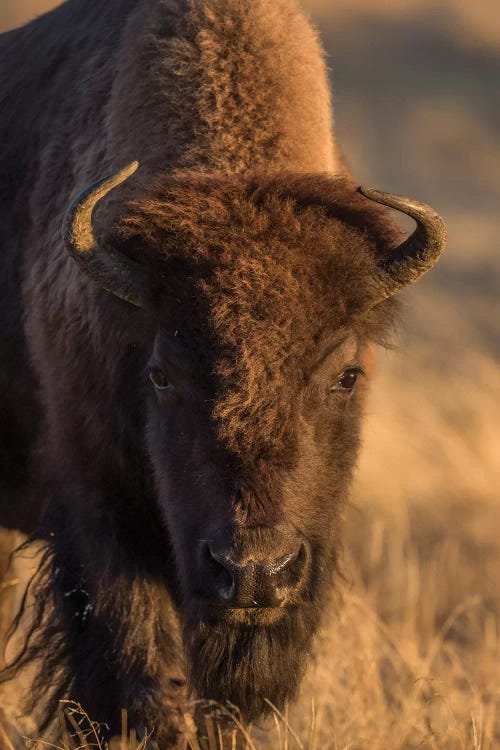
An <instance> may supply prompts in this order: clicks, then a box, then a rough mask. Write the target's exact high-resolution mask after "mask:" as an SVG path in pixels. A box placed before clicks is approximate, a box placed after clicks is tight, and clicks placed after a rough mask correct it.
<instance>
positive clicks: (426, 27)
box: [0, 0, 500, 750]
mask: <svg viewBox="0 0 500 750" xmlns="http://www.w3.org/2000/svg"><path fill="white" fill-rule="evenodd" d="M42 4H43V3H42V2H39V3H33V2H31V3H29V2H28V3H26V2H25V3H23V2H19V0H16V2H14V0H4V2H3V4H2V7H1V8H0V27H1V25H2V24H4V26H5V24H7V23H10V24H14V23H17V22H20V21H21V20H22V18H23V17H26V15H28V16H29V15H31V14H32V13H33V12H34V11H35V10H37V11H39V10H41V9H42V8H41V6H42ZM46 4H47V5H48V3H46ZM52 4H54V3H52ZM304 4H305V5H306V6H307V7H308V8H309V9H310V10H311V11H312V12H313V14H314V18H315V19H316V21H317V22H318V24H319V26H320V28H321V31H322V33H323V38H324V40H325V43H326V45H327V48H328V50H329V51H330V53H331V56H332V65H333V67H334V89H335V93H336V112H337V128H338V132H339V140H340V141H341V143H342V144H343V145H344V148H345V150H346V153H347V155H348V158H349V160H350V161H351V164H352V165H353V168H354V171H355V173H356V174H357V175H358V176H359V178H360V180H362V181H365V182H367V183H373V184H376V185H379V186H381V187H384V188H385V189H389V190H395V191H397V192H405V191H406V192H407V193H408V194H412V195H415V196H417V197H422V198H424V199H426V200H429V201H430V202H432V203H434V204H435V205H436V207H437V208H438V209H439V210H441V211H442V212H443V214H444V215H445V217H446V219H447V221H448V224H449V228H450V247H449V250H448V252H447V254H446V257H445V258H444V259H443V261H442V262H441V263H440V264H439V267H438V269H437V270H436V272H434V273H433V274H431V276H430V278H429V279H428V280H427V279H426V280H423V281H422V282H420V283H419V284H418V285H417V287H416V288H415V290H414V292H412V293H411V294H410V297H409V300H410V307H409V311H408V316H407V320H408V324H407V329H406V330H407V332H406V334H405V340H404V341H403V346H402V347H401V349H400V351H398V352H396V353H390V354H387V355H381V357H380V363H379V377H378V380H377V382H376V384H375V388H374V393H373V396H372V399H371V401H370V404H369V419H368V422H367V425H366V433H365V449H364V451H363V455H362V460H361V465H360V469H359V472H358V478H357V482H356V487H355V492H354V498H353V505H352V507H350V508H349V509H348V511H347V513H346V529H345V532H346V533H345V537H346V542H347V543H346V550H347V560H346V570H347V571H348V575H349V577H350V580H351V583H350V585H348V586H346V587H345V592H344V604H343V607H342V609H341V610H340V613H337V614H334V613H332V616H331V619H330V621H329V622H327V623H326V626H325V629H324V633H323V635H322V638H321V641H320V643H319V647H318V654H317V659H316V662H315V664H314V666H313V667H312V668H311V670H310V672H309V674H308V675H307V678H306V680H305V682H304V686H303V690H302V695H301V698H300V700H299V702H298V703H297V705H296V706H294V707H290V711H289V715H287V716H285V717H280V716H278V715H277V714H276V716H275V718H276V720H275V721H271V722H270V724H269V726H268V727H266V728H263V727H259V728H256V727H254V728H253V729H252V730H251V734H250V741H249V747H250V748H255V750H263V749H264V748H271V749H272V750H292V749H293V748H300V747H303V748H304V750H322V748H327V747H328V748H331V749H332V750H417V749H420V748H421V749H422V750H496V748H499V747H500V536H499V532H498V530H499V529H500V504H499V502H498V487H499V486H500V471H499V469H500V438H499V425H500V393H499V390H500V388H499V385H500V383H499V377H498V368H497V366H496V364H495V358H496V356H497V354H498V351H499V348H500V347H499V321H500V309H499V307H498V288H499V286H500V284H499V274H498V261H497V259H498V237H499V236H500V214H499V212H498V205H499V201H500V179H499V176H500V150H499V148H498V132H499V127H500V99H499V97H498V70H499V69H500V68H499V63H500V11H499V10H498V7H497V5H498V4H497V2H496V0H482V2H475V3H470V2H468V1H466V0H438V1H437V2H431V0H404V1H403V2H398V0H380V1H379V2H377V3H376V4H375V3H373V2H368V0H307V2H306V1H304ZM28 6H30V7H28ZM35 6H36V7H35ZM7 592H8V590H6V591H4V592H3V593H2V594H1V595H2V596H4V597H5V596H6V594H7ZM8 698H9V696H7V697H4V698H0V705H2V706H4V710H5V711H6V712H7V709H6V706H7V705H9V706H11V708H9V719H8V720H7V718H5V720H4V724H5V726H7V725H8V724H9V723H10V724H12V723H13V717H14V711H13V709H12V701H11V700H9V699H8ZM2 701H3V702H2ZM66 709H68V706H66V707H65V710H66ZM73 718H74V717H73ZM65 721H67V719H65ZM89 726H90V725H88V724H87V727H89ZM73 730H74V731H76V730H75V728H74V727H73ZM23 731H24V732H25V733H27V734H30V735H31V736H34V735H33V730H32V729H26V728H25V729H24V730H23ZM71 731H72V730H71V726H68V735H67V736H66V742H67V743H73V745H72V744H67V747H68V748H71V749H72V750H74V747H75V745H74V739H71V737H70V734H71ZM210 731H212V730H210ZM193 733H194V729H193V727H192V726H191V728H190V729H189V728H188V737H189V736H190V743H191V747H192V748H193V750H198V746H197V743H198V745H199V746H200V747H201V748H203V750H206V749H207V748H208V750H214V749H215V748H217V747H218V745H217V742H218V740H217V729H216V726H215V724H214V727H213V734H209V732H208V731H207V737H211V739H209V740H207V741H206V742H205V743H203V742H202V741H201V740H198V739H196V738H195V736H194V734H193ZM124 735H127V742H128V745H127V743H126V742H125V739H123V741H122V747H127V748H130V750H132V749H133V750H135V746H134V741H135V740H134V736H133V734H132V736H130V733H129V732H128V728H127V731H124ZM91 739H92V737H91V735H89V742H90V740H91ZM81 740H82V738H80V740H78V738H76V741H77V742H80V743H81ZM5 743H6V740H5V738H3V739H2V737H1V736H0V747H4V746H7V745H6V744H5ZM207 743H208V744H207ZM210 743H212V744H210ZM90 744H93V746H97V747H98V745H97V744H96V741H95V738H93V739H92V742H91V743H90ZM219 744H220V743H219ZM136 745H137V742H136ZM231 745H232V739H231V738H229V739H228V740H227V742H226V746H227V747H228V748H231ZM41 747H42V745H41V744H40V748H41Z"/></svg>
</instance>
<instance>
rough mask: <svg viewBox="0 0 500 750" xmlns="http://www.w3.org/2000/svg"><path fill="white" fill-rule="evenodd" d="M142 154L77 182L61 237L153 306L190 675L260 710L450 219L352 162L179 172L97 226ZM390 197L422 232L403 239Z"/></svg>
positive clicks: (159, 409)
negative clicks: (318, 172)
mask: <svg viewBox="0 0 500 750" xmlns="http://www.w3.org/2000/svg"><path fill="white" fill-rule="evenodd" d="M134 170H135V165H133V166H132V167H130V168H128V169H127V170H124V171H122V172H120V173H118V174H117V175H115V176H113V177H111V178H108V179H105V180H103V181H101V182H100V183H98V184H97V185H94V186H92V187H91V188H90V189H89V190H88V191H86V193H85V194H84V195H83V196H80V197H79V198H78V200H77V201H76V202H75V204H74V205H73V207H72V208H71V209H70V211H69V213H68V216H67V220H66V227H65V237H66V244H67V248H68V250H69V252H70V253H71V255H72V256H73V257H74V258H75V259H76V260H77V262H78V263H79V264H80V266H81V267H82V268H83V270H84V271H85V272H86V273H88V274H89V275H90V276H91V277H92V278H94V279H95V280H96V281H97V282H98V283H99V284H100V285H101V286H102V287H104V289H106V290H107V291H109V292H111V293H113V294H115V295H117V296H118V297H121V298H122V299H124V300H126V301H127V302H129V303H132V304H134V305H136V306H139V307H141V308H143V310H144V315H145V316H148V317H149V319H150V320H151V321H152V330H154V336H153V338H154V340H151V342H150V343H149V349H148V351H147V358H148V359H147V363H146V362H145V379H148V388H147V391H148V392H147V397H146V404H145V405H144V408H145V409H146V410H147V417H146V424H147V428H146V435H147V444H148V449H149V453H150V457H151V463H152V466H153V469H154V474H155V480H156V488H157V503H158V506H159V509H160V512H161V515H162V517H163V519H164V523H165V535H166V538H168V540H169V544H170V545H171V547H172V548H173V550H174V560H175V568H176V571H175V572H176V578H177V580H178V581H179V584H180V585H179V590H180V604H179V607H180V612H181V619H182V622H183V627H184V640H185V645H186V651H187V655H188V658H187V663H188V666H189V669H190V682H191V685H192V687H193V689H194V692H195V694H196V695H197V696H199V697H205V698H211V699H217V700H223V701H225V700H229V701H231V702H233V703H234V704H236V705H238V706H239V707H240V708H241V709H242V711H243V713H244V716H245V717H246V718H247V719H252V718H255V717H256V716H258V715H260V714H261V713H262V712H263V711H264V710H265V708H266V703H265V698H269V699H270V700H272V701H273V702H274V703H275V704H278V705H279V704H282V703H283V702H284V701H285V700H286V699H287V698H289V697H291V696H292V695H293V693H294V692H295V690H296V687H297V685H298V682H299V679H300V675H301V672H302V668H303V665H304V662H305V657H306V655H307V653H308V652H309V650H310V646H311V639H312V636H313V634H314V632H315V630H316V629H317V626H318V624H319V622H320V613H321V611H322V610H323V609H324V602H325V598H326V595H327V592H328V590H329V588H330V586H329V584H330V580H331V577H332V573H333V572H334V571H335V569H336V564H337V560H338V554H339V540H338V537H339V516H340V511H341V508H342V506H343V503H344V501H345V498H346V496H347V493H348V488H349V484H350V480H351V475H352V472H353V467H354V464H355V460H356V454H357V450H358V441H359V424H360V415H361V411H362V402H363V394H364V392H365V390H366V381H367V376H368V374H369V369H370V365H369V350H370V344H371V342H373V341H375V342H377V341H380V339H381V338H383V336H384V334H385V331H386V330H387V327H388V326H390V325H391V323H392V321H393V317H394V310H395V305H394V302H393V297H394V295H395V293H396V292H398V291H399V290H400V289H401V288H403V287H404V286H406V285H408V284H410V283H412V282H414V281H416V280H417V279H418V278H419V277H420V276H421V275H422V274H423V273H424V272H425V271H427V270H428V269H429V268H431V266H432V265H433V264H434V263H435V261H436V260H437V258H438V256H439V254H440V252H441V250H442V248H443V245H444V237H445V230H444V226H443V223H442V221H441V219H440V218H439V217H438V216H437V215H436V214H435V213H434V212H433V211H432V210H431V209H430V208H429V207H427V206H424V205H422V204H419V203H417V202H415V201H411V200H409V199H407V198H401V197H397V196H392V195H388V194H386V193H381V192H378V191H374V190H364V189H359V190H356V189H355V188H354V186H353V185H352V184H351V183H350V182H349V181H348V180H346V179H340V178H339V179H331V178H328V177H308V176H293V175H283V176H280V177H277V178H274V179H269V178H260V177H258V176H255V177H248V176H245V177H243V176H216V175H215V176H214V175H211V176H202V175H197V174H184V175H179V176H177V177H175V178H173V177H170V178H168V179H167V178H158V179H157V180H156V181H150V182H149V184H147V185H146V186H142V187H141V190H140V192H139V195H140V197H139V198H137V199H135V200H132V201H131V202H129V203H128V204H127V205H126V206H124V207H123V210H122V212H121V218H120V221H119V222H118V224H117V227H118V228H117V229H115V230H114V233H113V235H112V236H113V238H114V239H113V241H112V242H102V243H98V242H97V241H96V239H95V237H94V233H93V230H92V221H91V220H92V212H93V209H94V206H95V205H96V203H97V202H98V201H99V199H100V198H102V197H103V196H104V195H105V194H106V193H107V192H109V191H110V190H111V189H112V188H114V187H115V186H117V185H118V184H120V183H121V182H123V181H124V180H125V178H127V177H128V176H129V175H130V174H131V172H132V171H134ZM379 204H384V205H385V206H390V207H392V208H396V209H399V210H400V211H403V212H404V213H406V214H408V215H410V216H411V217H413V218H414V219H415V220H416V222H417V228H416V230H415V232H414V234H413V235H412V236H411V237H410V238H408V239H406V240H405V241H403V242H401V241H400V240H399V235H398V232H397V231H396V230H395V228H394V227H393V226H392V225H391V223H390V222H389V220H388V218H387V216H386V213H385V209H384V208H382V207H381V206H380V205H379ZM139 387H140V386H139Z"/></svg>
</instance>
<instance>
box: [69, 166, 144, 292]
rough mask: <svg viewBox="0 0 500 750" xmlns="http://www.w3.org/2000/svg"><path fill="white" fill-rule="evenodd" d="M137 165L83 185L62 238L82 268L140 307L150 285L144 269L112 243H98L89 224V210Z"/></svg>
mask: <svg viewBox="0 0 500 750" xmlns="http://www.w3.org/2000/svg"><path fill="white" fill-rule="evenodd" d="M138 166H139V164H138V162H136V161H134V162H132V164H129V165H128V166H127V167H125V168H124V169H121V170H120V171H119V172H116V174H113V175H111V176H110V177H105V178H104V179H102V180H99V181H98V182H95V183H94V184H93V185H91V186H90V187H88V188H86V190H84V191H83V193H81V194H80V195H79V196H78V198H77V199H76V200H75V201H74V202H73V203H72V204H71V206H70V207H69V209H68V211H67V213H66V216H65V218H64V224H63V238H64V242H65V245H66V249H67V251H68V252H69V254H70V255H71V257H72V258H74V259H75V260H76V262H77V263H78V265H79V266H80V268H81V269H82V271H84V272H85V273H86V274H87V275H88V276H90V277H91V278H92V279H94V281H96V282H97V283H98V284H99V285H100V286H101V287H102V288H103V289H105V290H106V291H108V292H110V293H111V294H114V295H115V296H116V297H120V299H123V300H125V301H126V302H130V303H131V304H132V305H136V306H137V307H143V306H144V300H145V297H146V292H147V289H148V286H149V276H148V273H147V271H146V269H145V268H144V266H142V265H141V264H140V263H138V262H137V261H134V260H132V259H131V258H129V257H128V256H126V255H125V254H124V253H121V252H119V251H118V250H116V249H115V248H114V247H112V246H111V245H99V244H98V242H97V240H96V238H95V235H94V231H93V228H92V214H93V212H94V208H95V207H96V205H97V203H98V202H99V201H100V200H101V199H102V198H104V196H105V195H107V194H108V193H109V192H110V191H111V190H114V188H116V187H118V185H121V184H122V182H125V180H128V178H129V177H131V176H132V175H133V174H134V172H135V171H136V170H137V168H138Z"/></svg>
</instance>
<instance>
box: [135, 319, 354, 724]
mask: <svg viewBox="0 0 500 750" xmlns="http://www.w3.org/2000/svg"><path fill="white" fill-rule="evenodd" d="M175 333H176V332H175V331H173V332H168V331H165V330H163V331H160V332H159V333H158V335H157V337H156V342H155V347H154V353H153V355H152V357H151V360H150V362H149V366H148V376H149V379H150V389H149V390H150V393H149V398H148V402H149V406H148V413H149V420H148V445H149V450H150V454H151V457H152V461H153V465H154V469H155V475H156V482H157V488H158V499H159V503H160V507H161V511H162V514H163V517H164V519H165V524H166V528H167V529H168V533H169V536H170V538H171V540H172V543H173V546H174V549H175V561H176V566H177V574H178V577H179V579H180V583H181V588H182V598H183V606H182V613H183V618H184V629H185V641H186V646H187V651H188V664H189V665H190V669H191V674H190V677H191V683H192V685H193V688H194V691H195V693H196V694H197V695H198V696H200V697H205V698H212V699H217V700H222V701H225V700H229V701H231V702H232V703H234V704H235V705H237V706H239V707H240V708H241V709H242V710H243V712H244V714H245V716H246V717H247V718H255V717H256V716H258V715H259V714H260V713H262V712H263V711H264V710H265V709H266V706H267V704H266V703H265V701H264V699H265V698H268V699H270V700H272V701H273V702H275V703H278V704H281V703H282V702H283V701H284V700H285V699H286V698H289V697H291V696H292V695H293V693H294V692H295V689H296V687H297V685H298V682H299V679H300V675H301V673H302V668H303V665H304V662H305V656H306V655H307V653H308V651H309V650H310V644H311V638H312V636H313V634H314V632H315V630H316V628H317V626H318V623H319V620H320V612H321V610H322V608H323V605H324V601H325V595H326V593H327V592H328V590H329V588H330V587H329V585H328V584H329V583H330V580H331V578H332V573H333V571H334V570H335V567H336V561H337V557H338V551H339V543H338V537H339V534H338V532H339V519H338V515H339V509H340V508H341V506H342V503H343V501H344V498H345V496H346V494H347V490H348V486H349V482H350V478H351V473H352V469H353V466H354V462H355V458H356V453H357V447H358V433H359V421H360V420H359V417H360V411H361V403H362V400H363V393H364V391H365V389H366V374H365V372H366V369H367V363H366V354H365V352H364V350H363V346H362V345H361V344H360V342H359V340H358V339H357V337H356V335H355V334H353V333H352V332H349V331H346V330H344V331H339V332H337V335H335V334H334V335H332V336H331V337H329V339H330V340H328V341H327V340H325V341H324V342H322V343H321V345H318V346H317V347H316V350H315V354H314V357H313V358H311V362H310V366H308V367H307V368H306V369H303V370H302V371H300V372H299V371H298V369H296V366H294V367H291V368H290V371H289V372H288V373H286V375H285V374H284V375H283V383H282V387H281V389H280V392H279V396H278V395H277V394H273V393H272V386H271V385H269V384H268V392H267V393H266V385H265V384H263V385H262V388H263V392H260V391H258V392H257V393H256V394H255V400H256V401H257V402H258V404H257V403H255V404H253V405H252V404H249V406H248V410H249V411H251V409H252V406H253V407H254V411H255V415H254V418H253V419H252V418H251V416H250V414H248V415H247V416H246V419H247V420H248V422H246V421H245V415H241V414H240V415H238V425H231V424H230V423H231V419H233V420H234V419H236V416H235V414H234V413H226V412H227V410H228V408H229V401H230V398H231V395H230V394H229V393H228V391H226V390H219V391H218V392H217V391H215V392H214V391H211V390H210V386H209V382H210V379H209V378H207V377H206V376H205V373H204V372H203V370H202V371H201V372H200V367H199V366H198V365H197V362H196V360H195V359H194V358H193V357H192V354H191V353H190V351H189V349H188V348H187V347H186V346H185V345H183V342H182V338H181V334H180V332H178V331H177V335H175ZM232 395H233V396H234V395H235V394H232ZM269 395H271V396H272V401H271V402H270V403H269V402H268V396H269ZM269 411H272V414H270V413H269ZM224 415H225V417H224ZM225 419H226V420H227V421H225ZM240 420H241V421H240ZM270 420H271V421H272V420H274V422H271V423H272V424H273V425H274V426H275V429H273V430H271V435H268V434H267V432H266V430H267V429H269V427H270V423H269V421H270ZM262 422H263V424H262ZM247 424H248V429H249V430H250V431H251V432H250V434H247V431H246V429H245V427H246V425H247ZM259 430H260V433H259V432H258V431H259ZM262 431H264V432H265V433H266V434H265V439H264V440H263V439H262ZM233 432H235V433H238V438H236V435H233ZM230 438H236V440H235V442H233V441H232V440H231V439H230ZM201 665H203V668H200V666H201Z"/></svg>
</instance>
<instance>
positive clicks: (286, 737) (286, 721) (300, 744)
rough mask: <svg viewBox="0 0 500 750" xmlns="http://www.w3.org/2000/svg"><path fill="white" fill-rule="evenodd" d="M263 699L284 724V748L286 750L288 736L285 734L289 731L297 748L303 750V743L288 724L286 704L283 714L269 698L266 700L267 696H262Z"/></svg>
mask: <svg viewBox="0 0 500 750" xmlns="http://www.w3.org/2000/svg"><path fill="white" fill-rule="evenodd" d="M264 700H265V702H266V703H267V705H268V706H269V707H270V708H271V710H272V711H273V712H275V713H276V715H277V716H278V717H279V718H280V719H281V721H282V722H283V725H284V727H285V729H286V734H285V750H288V736H287V735H288V733H290V734H291V735H292V737H293V739H294V740H295V742H296V743H297V745H298V746H299V750H304V745H303V744H302V742H301V741H300V738H299V737H298V736H297V734H296V733H295V732H294V731H293V729H292V727H291V726H290V722H289V721H288V705H287V707H286V709H285V712H286V713H285V715H283V714H282V713H281V711H280V710H279V709H278V708H276V706H275V705H274V704H273V703H271V701H270V700H268V698H264Z"/></svg>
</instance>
